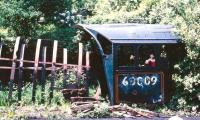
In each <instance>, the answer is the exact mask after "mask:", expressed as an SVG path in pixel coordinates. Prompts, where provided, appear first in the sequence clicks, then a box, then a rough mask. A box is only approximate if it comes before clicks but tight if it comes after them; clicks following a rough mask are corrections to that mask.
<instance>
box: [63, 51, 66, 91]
mask: <svg viewBox="0 0 200 120" xmlns="http://www.w3.org/2000/svg"><path fill="white" fill-rule="evenodd" d="M63 75H64V78H63V88H65V87H66V82H67V49H66V48H64V49H63Z"/></svg>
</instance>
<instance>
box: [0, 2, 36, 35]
mask: <svg viewBox="0 0 200 120" xmlns="http://www.w3.org/2000/svg"><path fill="white" fill-rule="evenodd" d="M0 11H1V13H0V15H1V17H0V21H1V22H0V23H1V25H2V26H4V27H6V28H9V30H10V31H11V32H12V33H13V34H14V35H19V36H30V35H33V34H34V29H36V27H37V21H36V20H37V17H38V16H39V14H40V12H38V11H36V9H35V8H34V6H32V5H30V4H29V1H26V0H9V1H7V0H2V1H0Z"/></svg>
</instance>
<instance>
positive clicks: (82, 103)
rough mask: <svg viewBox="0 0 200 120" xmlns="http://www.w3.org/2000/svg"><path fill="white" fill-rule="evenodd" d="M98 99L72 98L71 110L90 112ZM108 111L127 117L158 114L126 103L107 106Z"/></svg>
mask: <svg viewBox="0 0 200 120" xmlns="http://www.w3.org/2000/svg"><path fill="white" fill-rule="evenodd" d="M100 105H101V103H100V101H97V100H95V98H92V97H90V98H89V97H88V98H85V97H84V98H83V97H81V98H80V97H79V98H72V105H71V111H72V114H77V113H80V112H82V113H87V112H91V111H93V110H94V109H95V107H97V106H100ZM108 111H109V112H110V113H111V114H110V115H111V116H112V117H129V118H135V117H146V118H152V117H155V116H159V114H158V113H155V112H152V111H149V110H144V109H138V108H132V107H129V106H128V105H126V104H125V105H121V104H120V105H114V106H109V107H108Z"/></svg>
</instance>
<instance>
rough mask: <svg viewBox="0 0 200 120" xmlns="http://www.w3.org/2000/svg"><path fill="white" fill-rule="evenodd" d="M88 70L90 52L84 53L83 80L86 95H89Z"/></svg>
mask: <svg viewBox="0 0 200 120" xmlns="http://www.w3.org/2000/svg"><path fill="white" fill-rule="evenodd" d="M89 69H90V52H89V51H87V52H86V79H85V80H84V81H85V82H84V83H85V88H86V90H87V91H86V95H89V86H88V81H89V79H90V76H89Z"/></svg>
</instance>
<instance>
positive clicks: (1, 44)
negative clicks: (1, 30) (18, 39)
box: [0, 42, 3, 58]
mask: <svg viewBox="0 0 200 120" xmlns="http://www.w3.org/2000/svg"><path fill="white" fill-rule="evenodd" d="M2 47H3V43H2V42H1V43H0V58H1V51H2Z"/></svg>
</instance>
